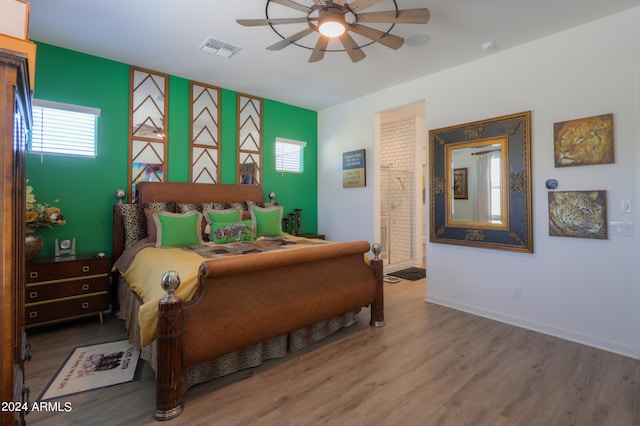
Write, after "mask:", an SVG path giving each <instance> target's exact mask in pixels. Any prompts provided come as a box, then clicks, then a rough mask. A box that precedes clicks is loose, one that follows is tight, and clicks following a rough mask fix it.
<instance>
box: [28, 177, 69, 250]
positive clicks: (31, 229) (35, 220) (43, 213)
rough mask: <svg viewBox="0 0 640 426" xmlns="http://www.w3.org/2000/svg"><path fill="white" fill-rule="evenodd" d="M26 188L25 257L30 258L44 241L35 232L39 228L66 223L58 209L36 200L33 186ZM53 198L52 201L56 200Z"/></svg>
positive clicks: (40, 247)
mask: <svg viewBox="0 0 640 426" xmlns="http://www.w3.org/2000/svg"><path fill="white" fill-rule="evenodd" d="M28 183H29V181H28V180H27V188H26V217H25V220H26V223H27V226H26V230H25V232H26V238H25V257H26V258H27V259H31V258H33V257H36V256H37V255H38V254H39V253H40V251H41V250H42V247H43V245H44V241H43V240H42V238H41V237H40V236H39V235H38V234H37V232H36V231H37V230H38V229H39V228H52V227H53V225H64V224H65V223H67V222H66V221H65V220H64V217H63V216H62V215H61V214H60V209H59V208H58V207H56V206H52V205H49V204H48V203H38V202H36V196H35V194H34V193H33V187H32V186H31V185H28ZM57 201H58V200H55V201H54V202H57Z"/></svg>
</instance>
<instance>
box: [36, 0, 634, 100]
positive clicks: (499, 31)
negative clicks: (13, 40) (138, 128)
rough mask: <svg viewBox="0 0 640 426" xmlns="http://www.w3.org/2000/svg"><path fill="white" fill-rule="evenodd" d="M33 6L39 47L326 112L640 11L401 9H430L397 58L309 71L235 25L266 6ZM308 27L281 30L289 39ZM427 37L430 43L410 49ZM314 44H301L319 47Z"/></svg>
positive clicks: (328, 60)
mask: <svg viewBox="0 0 640 426" xmlns="http://www.w3.org/2000/svg"><path fill="white" fill-rule="evenodd" d="M297 1H298V3H301V4H304V5H307V6H311V5H313V1H312V0H297ZM30 3H31V21H30V27H29V28H30V33H29V35H30V38H31V39H33V40H36V41H41V42H45V43H49V44H52V45H55V46H60V47H64V48H68V49H72V50H75V51H79V52H83V53H88V54H92V55H96V56H100V57H103V58H108V59H112V60H115V61H120V62H124V63H127V64H132V65H136V66H139V67H143V68H148V69H151V70H155V71H159V72H164V73H167V74H171V75H175V76H178V77H183V78H186V79H190V80H195V81H199V82H202V83H207V84H212V85H215V86H219V87H223V88H226V89H231V90H235V91H238V92H243V93H247V94H251V95H255V96H261V97H265V98H269V99H273V100H278V101H281V102H285V103H289V104H292V105H296V106H301V107H304V108H309V109H313V110H321V109H324V108H326V107H329V106H332V105H336V104H339V103H342V102H345V101H348V100H350V99H354V98H357V97H360V96H362V95H365V94H367V93H371V92H375V91H378V90H381V89H384V88H387V87H390V86H393V85H396V84H399V83H401V82H404V81H408V80H412V79H415V78H418V77H421V76H424V75H427V74H431V73H434V72H437V71H441V70H444V69H446V68H450V67H453V66H455V65H458V64H462V63H465V62H469V61H472V60H475V59H478V58H481V57H483V56H486V55H489V54H492V53H495V52H499V51H501V50H504V49H509V48H511V47H514V46H517V45H519V44H522V43H526V42H528V41H531V40H535V39H538V38H541V37H544V36H547V35H549V34H553V33H557V32H560V31H563V30H565V29H568V28H571V27H574V26H577V25H580V24H583V23H586V22H589V21H593V20H596V19H598V18H601V17H604V16H608V15H611V14H614V13H617V12H620V11H623V10H626V9H629V8H632V7H636V6H639V5H640V0H482V1H479V0H426V1H425V0H396V3H397V5H398V8H399V9H410V8H421V7H426V8H428V9H429V11H430V12H431V19H430V21H429V22H428V23H427V24H426V25H417V24H398V25H396V26H395V28H393V30H392V33H393V34H396V35H399V36H402V37H405V38H406V39H407V41H408V42H407V43H405V46H403V47H401V48H400V49H399V50H397V51H394V50H391V49H389V48H387V47H384V46H382V45H379V44H377V43H376V44H374V45H371V46H368V47H365V48H364V49H363V50H364V52H365V53H366V55H367V57H366V58H365V59H364V60H362V61H360V62H357V63H352V62H351V60H350V59H349V57H348V56H347V54H346V53H345V52H328V53H327V54H326V55H325V59H324V60H323V61H321V62H317V63H308V62H307V60H308V57H309V55H310V54H311V50H307V49H303V48H301V47H298V46H294V45H291V46H288V47H286V48H285V49H283V50H281V51H268V50H266V47H267V46H269V45H271V44H273V43H276V42H277V41H279V40H281V38H280V37H279V36H278V35H277V34H276V33H275V32H274V31H273V30H272V29H271V28H270V27H268V26H263V27H244V26H241V25H239V24H237V23H236V19H253V18H265V9H266V8H265V6H266V4H267V0H224V1H223V0H189V1H176V0H134V1H132V0H101V1H97V0H94V1H87V0H55V1H53V0H30ZM349 3H351V1H349ZM393 8H394V1H393V0H385V1H383V2H382V3H380V4H379V5H377V6H374V7H372V8H370V9H367V10H365V12H370V11H377V10H390V9H393ZM268 11H269V17H270V18H276V17H291V16H304V15H303V14H302V12H297V11H296V10H293V9H291V8H287V7H284V6H281V5H279V4H274V3H271V4H270V5H269V8H268ZM305 25H306V24H293V25H279V26H277V29H278V31H280V32H281V33H282V34H283V35H284V36H285V37H286V36H289V35H292V34H294V33H295V32H298V31H300V30H301V29H303V28H304V27H305ZM377 25H378V24H374V25H371V26H376V27H377ZM378 28H381V27H378ZM386 28H388V26H386ZM425 35H427V36H428V38H429V39H430V41H429V42H428V43H426V44H422V45H418V46H411V45H409V44H416V43H410V42H411V41H418V42H419V41H420V40H421V39H422V40H424V39H425ZM209 36H211V37H213V38H216V39H218V40H222V41H224V42H227V43H230V44H233V45H238V46H241V47H242V50H241V51H240V52H239V53H238V54H237V55H235V56H234V57H232V58H231V59H226V58H223V57H219V56H215V55H211V54H209V53H205V52H203V51H201V50H199V47H200V45H201V44H202V43H203V42H204V40H205V39H206V38H207V37H209ZM316 37H317V36H316V35H315V34H312V35H309V36H307V38H305V39H303V40H301V42H305V43H306V42H308V44H309V45H310V46H313V45H314V44H315V38H316ZM354 38H356V39H357V37H354ZM359 40H362V39H359ZM488 40H492V41H494V42H495V48H494V49H493V50H492V51H484V50H483V49H481V47H480V45H481V44H482V43H483V42H485V41H488ZM418 44H419V43H418ZM330 47H331V46H330ZM612 48H615V46H612Z"/></svg>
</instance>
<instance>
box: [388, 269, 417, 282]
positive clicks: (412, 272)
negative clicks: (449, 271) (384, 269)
mask: <svg viewBox="0 0 640 426" xmlns="http://www.w3.org/2000/svg"><path fill="white" fill-rule="evenodd" d="M387 275H392V276H394V277H398V278H402V279H403V280H409V281H416V280H419V279H421V278H424V277H426V276H427V270H426V269H424V268H407V269H402V270H400V271H396V272H390V273H388V274H387Z"/></svg>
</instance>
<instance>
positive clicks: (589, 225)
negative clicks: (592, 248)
mask: <svg viewBox="0 0 640 426" xmlns="http://www.w3.org/2000/svg"><path fill="white" fill-rule="evenodd" d="M549 235H551V236H557V237H574V238H591V239H600V240H604V239H607V193H606V191H565V192H561V191H551V192H549Z"/></svg>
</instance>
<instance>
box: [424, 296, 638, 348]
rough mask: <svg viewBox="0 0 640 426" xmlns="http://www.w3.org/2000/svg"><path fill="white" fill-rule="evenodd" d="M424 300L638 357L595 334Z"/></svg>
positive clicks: (435, 299)
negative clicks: (590, 334)
mask: <svg viewBox="0 0 640 426" xmlns="http://www.w3.org/2000/svg"><path fill="white" fill-rule="evenodd" d="M425 302H429V303H435V304H436V305H442V306H446V307H448V308H453V309H457V310H459V311H463V312H467V313H470V314H473V315H478V316H480V317H484V318H489V319H492V320H496V321H500V322H503V323H506V324H511V325H515V326H517V327H522V328H526V329H527V330H532V331H537V332H539V333H544V334H548V335H550V336H554V337H559V338H561V339H565V340H569V341H572V342H576V343H580V344H583V345H587V346H592V347H594V348H598V349H602V350H605V351H608V352H613V353H616V354H619V355H624V356H627V357H630V358H634V359H640V349H639V348H637V347H633V346H629V345H623V344H620V343H617V342H612V341H609V340H605V339H600V338H598V337H595V336H589V335H586V334H582V333H576V332H573V331H571V330H565V329H562V328H558V327H554V326H551V325H548V324H543V323H539V322H536V321H530V320H527V319H525V318H520V317H516V316H512V315H505V314H503V313H500V312H494V311H489V310H486V309H482V308H479V307H477V306H472V305H467V304H464V303H460V302H457V301H455V300H450V299H446V298H442V297H437V296H436V297H434V296H429V295H427V296H426V297H425Z"/></svg>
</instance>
